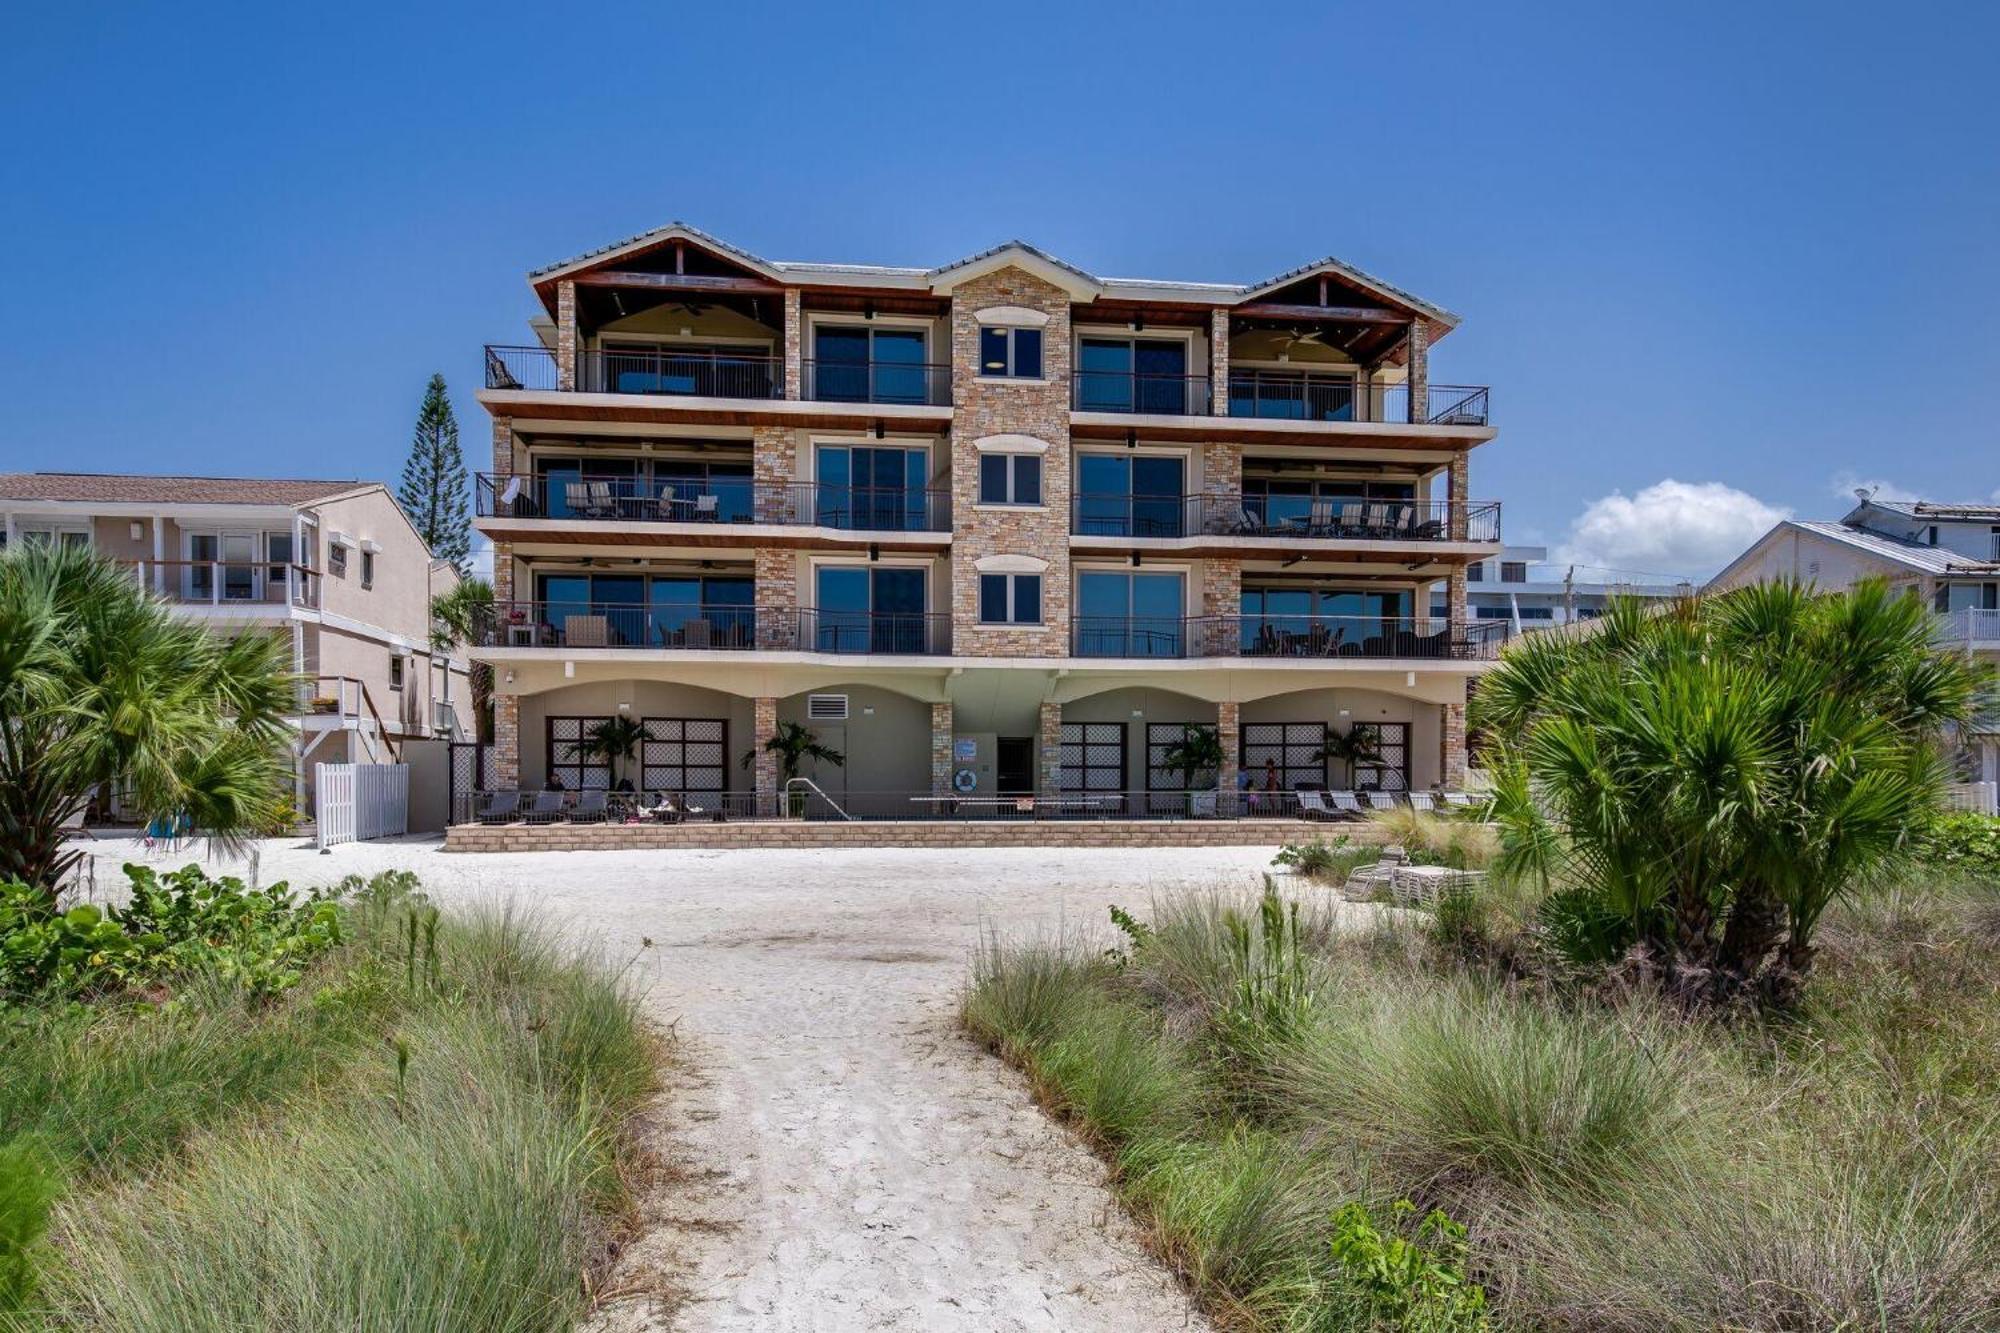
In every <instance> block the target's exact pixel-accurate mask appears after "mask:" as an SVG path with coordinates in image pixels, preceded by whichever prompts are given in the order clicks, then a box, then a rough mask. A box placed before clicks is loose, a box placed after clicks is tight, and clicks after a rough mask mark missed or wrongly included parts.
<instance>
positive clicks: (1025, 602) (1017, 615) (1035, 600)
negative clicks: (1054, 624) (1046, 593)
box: [1014, 574, 1042, 625]
mask: <svg viewBox="0 0 2000 1333" xmlns="http://www.w3.org/2000/svg"><path fill="white" fill-rule="evenodd" d="M1014 620H1015V622H1016V623H1017V624H1022V625H1039V624H1041V623H1042V576H1041V575H1040V574H1016V575H1015V576H1014Z"/></svg>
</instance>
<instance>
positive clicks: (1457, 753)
mask: <svg viewBox="0 0 2000 1333" xmlns="http://www.w3.org/2000/svg"><path fill="white" fill-rule="evenodd" d="M1443 708H1444V725H1443V726H1442V727H1441V728H1439V736H1440V740H1439V746H1440V748H1441V749H1442V751H1443V754H1442V756H1441V759H1442V762H1441V763H1440V764H1439V770H1440V771H1441V772H1442V774H1443V775H1444V785H1445V787H1446V788H1447V789H1448V790H1451V791H1463V790H1464V789H1465V769H1466V757H1465V705H1464V704H1445V705H1443Z"/></svg>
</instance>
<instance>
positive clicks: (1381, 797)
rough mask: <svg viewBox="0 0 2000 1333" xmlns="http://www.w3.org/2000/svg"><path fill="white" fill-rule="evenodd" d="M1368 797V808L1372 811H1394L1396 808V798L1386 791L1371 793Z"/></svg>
mask: <svg viewBox="0 0 2000 1333" xmlns="http://www.w3.org/2000/svg"><path fill="white" fill-rule="evenodd" d="M1367 796H1368V808H1369V809H1371V810H1394V809H1395V808H1396V798H1395V797H1394V796H1393V795H1391V794H1390V793H1388V792H1386V791H1371V792H1368V793H1367Z"/></svg>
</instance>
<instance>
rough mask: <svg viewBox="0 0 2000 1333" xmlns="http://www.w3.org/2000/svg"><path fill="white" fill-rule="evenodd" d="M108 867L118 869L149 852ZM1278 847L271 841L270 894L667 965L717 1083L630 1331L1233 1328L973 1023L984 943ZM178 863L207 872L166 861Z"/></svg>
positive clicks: (658, 989) (1084, 919) (707, 1079)
mask: <svg viewBox="0 0 2000 1333" xmlns="http://www.w3.org/2000/svg"><path fill="white" fill-rule="evenodd" d="M98 851H99V854H100V855H101V856H102V857H103V858H104V859H105V860H106V861H107V862H109V864H107V865H105V866H104V869H103V871H100V878H102V877H103V875H104V874H105V872H111V871H115V867H116V863H117V861H118V860H119V859H123V858H126V857H130V856H131V855H132V851H131V848H130V847H129V845H127V846H116V845H104V846H100V847H99V848H98ZM1269 858H1270V851H1269V850H1268V849H1263V850H1260V849H1254V848H1223V849H1201V850H1190V849H1185V848H1179V849H1161V850H1158V851H1142V850H1129V849H1121V850H1116V851H1102V852H1079V851H1068V850H1066V851H1039V850H1029V849H1012V848H1009V849H993V850H982V851H968V852H930V851H917V850H894V851H879V852H871V851H844V850H843V851H813V852H803V851H802V852H775V853H774V852H769V851H761V852H755V851H753V852H649V853H622V852H590V853H580V852H572V853H533V854H522V855H509V856H462V855H460V856H447V855H444V854H442V853H440V852H438V851H437V850H436V847H435V844H401V845H396V844H372V845H369V846H350V847H344V848H340V849H338V850H337V851H336V852H335V853H334V854H332V855H328V856H319V855H315V854H313V853H312V852H310V851H309V850H302V849H300V848H299V847H298V844H296V843H293V844H280V843H267V844H265V845H264V848H263V850H262V857H261V868H262V875H263V878H264V879H265V880H266V881H268V880H270V879H274V878H279V877H288V878H290V879H292V880H293V882H294V883H297V884H302V885H303V884H311V883H323V882H326V881H329V880H331V879H334V878H337V877H338V876H340V875H344V874H348V873H351V872H355V871H360V872H363V873H366V872H369V871H372V870H376V869H381V868H385V867H389V866H399V867H405V868H409V869H414V870H416V871H417V872H418V873H419V874H421V875H422V876H423V879H424V883H425V885H426V887H428V888H429V889H430V890H431V891H432V892H434V893H436V894H438V895H439V896H440V897H448V898H454V899H466V898H512V899H514V900H516V901H526V902H540V903H542V904H544V905H545V906H546V907H547V909H548V910H549V911H551V912H552V913H554V914H556V915H557V916H559V917H561V918H567V919H570V920H573V921H575V922H577V923H579V924H581V925H582V926H583V927H584V928H585V929H587V930H589V931H591V932H593V933H596V934H598V935H601V936H603V937H604V938H605V941H606V944H607V946H608V947H609V948H610V949H612V950H613V951H615V952H617V953H618V954H619V955H621V956H630V955H631V954H633V953H637V952H639V951H640V949H641V942H642V940H645V939H650V940H652V941H653V947H652V948H651V949H650V950H645V951H644V952H643V953H641V955H640V956H641V963H640V966H641V967H642V968H644V969H645V971H646V974H647V976H648V978H649V980H650V982H651V988H650V990H649V993H648V1000H647V1003H648V1005H649V1007H650V1009H651V1011H652V1012H653V1014H654V1015H655V1016H656V1017H657V1018H658V1019H659V1020H660V1021H662V1022H665V1023H674V1024H676V1025H677V1031H678V1032H679V1034H680V1035H681V1037H682V1039H683V1041H684V1042H685V1049H686V1050H687V1054H688V1062H689V1065H690V1069H689V1070H688V1071H686V1072H685V1074H684V1075H683V1076H681V1077H678V1078H677V1079H676V1080H675V1087H674V1088H673V1090H672V1091H671V1092H670V1093H669V1094H668V1095H667V1097H666V1098H664V1099H663V1101H664V1105H663V1106H662V1107H661V1108H660V1110H661V1123H662V1126H663V1131H664V1139H665V1142H664V1144H663V1147H664V1149H665V1151H666V1152H667V1153H668V1154H669V1155H670V1156H671V1157H672V1158H673V1159H674V1160H675V1162H676V1165H677V1166H678V1167H679V1173H678V1174H677V1178H676V1180H675V1181H674V1182H673V1183H672V1185H671V1186H670V1187H669V1188H667V1189H663V1190H661V1191H659V1192H658V1195H657V1197H655V1198H653V1199H650V1200H649V1201H648V1204H647V1211H648V1214H649V1222H650V1223H651V1224H652V1226H653V1230H651V1231H650V1232H649V1233H648V1235H647V1236H646V1237H644V1238H643V1239H642V1240H641V1241H640V1242H639V1243H637V1244H635V1245H634V1246H633V1247H632V1249H631V1250H630V1251H629V1252H628V1253H627V1255H626V1256H625V1259H624V1262H623V1264H622V1265H621V1273H620V1276H621V1277H622V1278H624V1279H625V1280H627V1281H629V1282H630V1283H632V1284H633V1285H634V1286H639V1287H641V1288H642V1289H643V1290H654V1291H657V1290H658V1289H659V1287H660V1285H661V1283H662V1280H663V1279H664V1280H665V1281H667V1282H670V1283H671V1284H672V1285H673V1286H674V1287H676V1288H678V1289H679V1290H680V1291H681V1292H683V1293H684V1294H685V1299H684V1300H683V1301H681V1302H679V1303H678V1304H677V1308H669V1307H668V1305H667V1304H666V1303H664V1302H661V1301H658V1300H657V1299H655V1298H653V1297H651V1296H644V1295H635V1296H632V1297H629V1298H626V1299H623V1300H619V1301H614V1302H611V1303H610V1304H609V1305H608V1306H607V1308H606V1309H605V1311H604V1312H603V1315H602V1317H601V1318H600V1319H599V1320H598V1321H597V1326H598V1327H600V1328H602V1329H604V1330H606V1331H607V1333H609V1331H611V1330H617V1331H618V1333H625V1331H627V1330H641V1329H671V1330H680V1331H682V1333H707V1331H709V1330H759V1333H792V1331H793V1330H840V1331H843V1333H844V1331H845V1330H862V1329H867V1330H874V1329H910V1330H918V1329H921V1330H925V1331H926V1333H954V1331H956V1330H966V1331H967V1333H971V1331H972V1330H979V1331H980V1333H987V1331H989V1330H1002V1329H1006V1330H1044V1329H1046V1330H1058V1329H1059V1330H1066V1331H1068V1333H1087V1331H1089V1330H1106V1333H1110V1331H1111V1330H1116V1331H1117V1333H1133V1331H1135V1330H1152V1329H1180V1328H1193V1329H1206V1328H1207V1327H1208V1324H1207V1323H1206V1321H1205V1320H1203V1319H1202V1318H1201V1317H1200V1315H1199V1314H1198V1313H1195V1312H1194V1311H1193V1310H1192V1308H1191V1307H1190V1305H1189V1303H1188V1301H1187V1299H1186V1298H1185V1296H1184V1295H1183V1294H1182V1292H1181V1291H1180V1289H1179V1288H1178V1287H1177V1285H1176V1284H1175V1282H1174V1281H1173V1280H1172V1278H1171V1277H1169V1276H1168V1275H1167V1274H1166V1273H1165V1271H1164V1270H1162V1269H1161V1268H1160V1267H1159V1266H1158V1265H1156V1264H1155V1263H1153V1262H1152V1261H1151V1260H1150V1259H1149V1258H1148V1257H1147V1255H1146V1254H1145V1252H1144V1250H1143V1248H1142V1247H1141V1245H1140V1243H1139V1241H1138V1239H1137V1236H1136V1233H1135V1231H1134V1228H1133V1227H1132V1225H1131V1224H1130V1223H1129V1222H1128V1221H1127V1220H1126V1219H1125V1217H1124V1216H1123V1214H1122V1213H1120V1212H1119V1210H1118V1209H1117V1207H1116V1205H1115V1203H1114V1202H1113V1200H1112V1198H1111V1196H1110V1194H1109V1193H1108V1192H1107V1191H1106V1189H1105V1188H1104V1184H1103V1181H1104V1172H1103V1168H1102V1167H1101V1166H1100V1164H1099V1163H1098V1162H1097V1161H1096V1159H1095V1158H1093V1157H1092V1156H1091V1155H1090V1153H1089V1152H1088V1151H1086V1150H1085V1149H1084V1148H1082V1147H1081V1146H1080V1145H1078V1144H1077V1143H1076V1142H1075V1141H1074V1140H1073V1139H1071V1138H1070V1137H1069V1136H1068V1135H1067V1134H1065V1133H1064V1132H1063V1131H1062V1130H1060V1129H1059V1128H1057V1127H1056V1126H1054V1125H1052V1124H1051V1123H1050V1122H1049V1120H1048V1119H1047V1118H1046V1117H1044V1116H1043V1115H1042V1114H1041V1113H1040V1112H1039V1111H1038V1110H1037V1109H1036V1108H1035V1106H1034V1105H1033V1103H1032V1102H1031V1100H1030V1098H1029V1095H1028V1092H1027V1088H1026V1085H1025V1083H1024V1082H1023V1081H1022V1080H1021V1079H1020V1077H1019V1076H1018V1075H1016V1074H1014V1073H1013V1072H1012V1071H1010V1070H1008V1069H1006V1068H1005V1067H1004V1066H1002V1065H1001V1064H1000V1063H999V1062H998V1061H997V1060H993V1059H991V1058H990V1057H988V1056H986V1055H984V1054H982V1053H981V1052H979V1051H978V1050H977V1049H976V1048H974V1047H973V1046H972V1044H971V1043H969V1042H968V1041H967V1040H966V1039H965V1038H964V1037H963V1036H962V1035H961V1034H960V1033H959V1031H958V1029H957V1028H956V1026H955V1021H954V1016H955V1011H956V1006H957V998H958V989H959V987H960V986H961V985H962V984H963V982H964V979H965V975H966V966H967V960H968V957H969V955H970V953H971V950H972V949H973V948H974V946H975V945H976V944H977V942H978V939H979V937H980V932H981V931H982V929H984V928H986V927H988V926H992V927H995V928H997V929H999V930H1000V931H1002V932H1003V933H1015V932H1030V931H1035V930H1053V929H1055V928H1057V927H1059V926H1061V925H1063V924H1065V923H1067V924H1070V925H1083V926H1087V927H1088V928H1090V929H1092V930H1098V929H1100V928H1101V923H1103V922H1104V921H1105V920H1106V913H1105V907H1106V905H1107V904H1109V903H1112V902H1120V903H1124V904H1126V905H1128V906H1132V907H1135V908H1136V907H1140V906H1143V905H1144V904H1145V902H1146V899H1147V897H1148V894H1149V893H1150V892H1151V891H1153V890H1156V889H1162V888H1167V887H1171V886H1175V885H1186V884H1195V885H1210V884H1217V883H1230V884H1236V885H1243V886H1246V887H1248V886H1253V885H1254V884H1255V883H1256V882H1257V880H1256V875H1257V872H1258V871H1259V870H1260V869H1262V868H1263V867H1264V866H1266V865H1267V864H1268V863H1269ZM166 859H170V860H173V861H174V863H175V864H178V863H180V861H181V860H185V859H186V858H179V859H174V858H166Z"/></svg>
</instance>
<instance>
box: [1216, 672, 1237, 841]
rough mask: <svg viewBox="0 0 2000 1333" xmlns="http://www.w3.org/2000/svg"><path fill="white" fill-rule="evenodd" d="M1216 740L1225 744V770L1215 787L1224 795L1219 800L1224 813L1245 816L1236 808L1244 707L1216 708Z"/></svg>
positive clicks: (1233, 704)
mask: <svg viewBox="0 0 2000 1333" xmlns="http://www.w3.org/2000/svg"><path fill="white" fill-rule="evenodd" d="M1215 738H1216V739H1217V740H1219V741H1221V742H1222V767H1221V768H1220V769H1218V770H1217V771H1216V774H1215V785H1216V787H1217V788H1218V789H1220V791H1221V793H1222V795H1221V796H1220V797H1219V798H1218V801H1219V806H1220V813H1222V814H1225V815H1233V814H1241V813H1242V811H1241V810H1239V809H1237V808H1236V799H1237V792H1236V774H1237V772H1238V771H1239V770H1240V769H1241V768H1242V766H1243V753H1242V741H1243V723H1242V706H1241V705H1240V704H1238V703H1237V702H1236V701H1235V700H1234V699H1224V700H1223V701H1222V702H1221V703H1218V704H1217V705H1216V706H1215Z"/></svg>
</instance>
